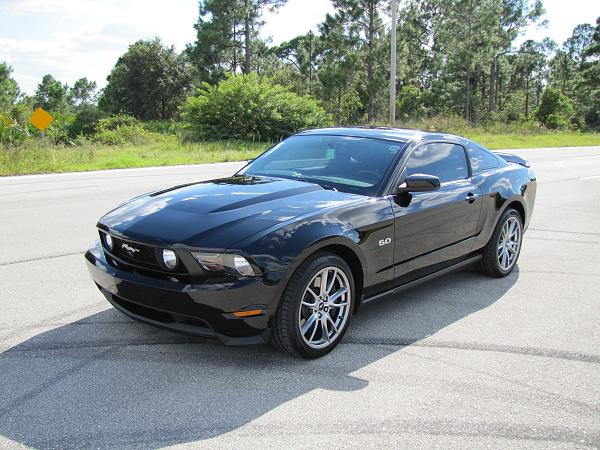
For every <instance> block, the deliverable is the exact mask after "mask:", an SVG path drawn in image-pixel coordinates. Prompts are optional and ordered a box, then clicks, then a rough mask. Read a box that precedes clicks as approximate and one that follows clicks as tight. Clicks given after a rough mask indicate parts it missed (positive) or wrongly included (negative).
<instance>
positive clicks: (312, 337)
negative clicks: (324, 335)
mask: <svg viewBox="0 0 600 450" xmlns="http://www.w3.org/2000/svg"><path fill="white" fill-rule="evenodd" d="M318 328H319V323H318V322H316V321H315V326H314V328H313V331H312V333H311V334H310V338H308V342H312V340H313V339H314V338H315V334H317V329H318Z"/></svg>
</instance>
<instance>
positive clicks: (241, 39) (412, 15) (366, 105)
mask: <svg viewBox="0 0 600 450" xmlns="http://www.w3.org/2000/svg"><path fill="white" fill-rule="evenodd" d="M285 3H286V0H202V1H200V2H199V13H198V19H197V22H196V24H195V25H194V28H195V30H196V39H195V41H194V42H192V43H190V44H188V46H187V47H186V49H185V50H184V51H182V52H180V53H178V52H176V51H175V49H174V48H173V47H169V46H167V45H165V44H164V43H162V42H161V41H160V40H159V39H157V38H156V39H152V40H141V41H138V42H135V43H133V44H132V45H131V46H130V47H129V49H128V50H127V52H126V53H124V54H123V55H122V56H121V57H120V58H119V59H118V61H117V62H116V64H115V66H114V68H113V69H112V71H111V73H110V75H109V76H108V78H107V84H106V87H105V88H104V89H103V90H102V91H101V92H99V93H98V92H96V84H95V83H94V82H92V81H89V80H87V79H86V78H82V79H80V80H78V81H77V82H76V83H75V84H74V85H73V86H72V87H69V86H67V85H64V84H62V83H60V82H59V81H57V80H55V79H54V78H53V77H52V76H51V75H46V76H45V77H44V78H43V80H42V81H41V83H40V84H39V86H38V87H37V89H36V92H35V94H34V95H33V96H31V97H27V96H23V95H21V94H20V93H19V89H18V86H17V83H16V82H15V80H14V79H12V78H11V68H10V67H9V66H8V65H7V64H5V63H2V64H0V110H1V111H4V112H5V113H7V112H9V111H10V110H11V109H14V108H15V107H17V106H18V105H26V106H27V107H29V108H31V107H35V106H42V107H44V108H46V109H48V110H50V111H59V112H61V113H68V112H77V111H78V110H81V109H86V108H87V109H89V108H97V109H98V111H100V112H101V113H103V114H128V115H131V116H134V117H135V118H137V119H141V120H166V119H178V118H179V117H181V115H182V112H183V115H184V117H185V115H186V108H187V112H188V113H189V111H190V110H195V111H200V110H199V109H198V105H199V104H200V103H202V102H200V103H199V102H198V100H197V98H198V97H199V96H202V95H213V96H216V95H221V94H219V93H218V89H217V88H218V86H219V84H220V83H226V82H227V80H229V79H231V78H232V77H248V76H251V77H254V78H253V81H250V83H251V84H252V89H256V88H257V86H258V87H259V88H262V87H264V89H267V90H268V89H269V88H270V86H271V85H280V86H283V87H284V88H285V90H286V91H288V92H290V93H292V94H294V95H296V96H298V97H301V98H307V99H311V102H314V103H315V104H316V105H318V106H319V107H320V108H322V109H324V111H325V112H326V113H327V114H328V115H329V117H330V120H329V121H330V122H331V123H335V124H384V123H386V122H387V117H388V114H389V111H388V109H389V100H388V98H389V97H388V88H389V83H390V79H389V77H390V75H389V69H390V67H389V66H390V44H391V42H390V39H391V34H390V18H389V13H390V11H389V8H390V1H389V0H333V1H332V3H333V6H334V11H335V12H334V13H333V14H328V15H327V16H326V18H325V20H324V21H323V23H321V24H320V25H319V26H318V30H317V32H316V33H315V32H312V31H310V32H308V33H306V34H303V35H300V36H297V37H295V38H293V39H291V40H289V41H287V42H283V43H281V44H279V45H272V44H271V43H270V42H269V41H268V40H265V39H264V38H262V37H261V36H260V29H261V27H262V26H263V25H264V16H265V13H266V12H267V11H274V10H277V9H278V8H280V7H281V6H283V5H284V4H285ZM592 19H594V18H593V17H591V18H590V20H592ZM543 22H544V8H543V4H542V2H541V1H539V0H407V1H404V2H402V6H401V8H400V10H399V11H398V23H397V49H398V52H397V72H398V75H397V79H396V88H397V100H396V116H397V117H398V118H399V120H400V122H408V121H412V120H417V119H420V118H424V117H435V116H461V117H462V118H464V120H465V121H467V122H469V123H472V124H479V123H487V122H505V123H511V122H524V121H525V122H527V121H537V122H540V123H541V124H542V125H544V126H546V127H548V128H575V129H590V128H594V129H599V128H600V18H598V19H596V23H595V26H593V25H590V24H580V25H577V26H576V27H575V28H574V30H573V33H572V35H571V36H570V37H569V38H568V39H567V40H566V41H565V42H563V43H561V44H559V43H556V42H553V41H552V40H551V39H549V38H546V39H543V40H541V41H534V40H527V41H525V42H523V43H521V44H520V45H518V46H517V45H516V42H518V39H519V36H522V34H523V33H524V31H525V30H526V29H527V28H528V27H530V26H532V25H534V24H539V25H542V24H543ZM232 86H236V87H235V88H231V89H229V90H227V92H229V94H227V95H228V96H229V97H228V96H227V95H225V94H223V95H222V96H223V98H222V99H218V101H217V100H215V101H214V102H212V103H211V102H208V104H215V105H217V104H218V105H220V107H222V106H223V102H227V101H229V102H230V103H231V105H229V106H228V107H229V109H230V110H231V109H235V108H236V107H239V108H241V107H243V105H240V104H239V103H236V102H239V101H241V100H240V99H239V98H238V97H235V96H234V95H233V94H232V93H234V92H236V93H238V94H239V95H241V94H240V93H241V91H242V90H243V87H242V88H240V87H239V86H238V84H232ZM278 92H279V91H278ZM278 95H279V96H280V98H283V97H281V92H280V93H279V94H278ZM247 97H248V96H245V97H244V98H245V100H244V101H251V100H252V99H249V98H247ZM259 97H261V98H262V97H265V102H266V103H265V104H264V105H266V106H265V107H268V98H267V97H266V96H259ZM190 99H192V100H190ZM194 99H196V100H194ZM96 104H97V106H96ZM285 104H298V105H300V103H298V102H297V101H296V100H294V101H291V100H290V101H288V100H285V101H283V100H282V103H281V105H285ZM307 104H308V103H304V104H303V105H304V106H302V108H306V105H307ZM190 105H191V106H190ZM311 105H312V103H311ZM194 108H196V109H194ZM257 108H258V107H257ZM311 108H312V106H311ZM257 110H258V109H257ZM304 110H305V109H303V111H304ZM311 111H313V112H314V111H316V110H314V109H313V110H311ZM203 114H204V113H203ZM310 114H313V113H310ZM313 115H314V117H317V116H318V117H322V114H321V112H319V111H316V112H314V114H313ZM196 119H198V117H196ZM200 120H201V118H200ZM211 120H212V121H213V122H214V121H215V120H216V119H215V117H214V115H213V117H212V118H211ZM211 126H213V125H211ZM284 128H285V127H284Z"/></svg>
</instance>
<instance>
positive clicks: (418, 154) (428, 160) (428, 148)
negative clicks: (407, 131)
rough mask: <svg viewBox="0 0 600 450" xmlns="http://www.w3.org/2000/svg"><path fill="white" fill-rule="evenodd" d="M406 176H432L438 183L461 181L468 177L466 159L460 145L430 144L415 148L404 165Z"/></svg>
mask: <svg viewBox="0 0 600 450" xmlns="http://www.w3.org/2000/svg"><path fill="white" fill-rule="evenodd" d="M406 168H407V175H413V174H415V173H422V174H427V175H434V176H436V177H438V178H439V179H440V182H442V183H446V182H448V181H455V180H463V179H465V178H467V177H468V176H469V169H468V168H467V157H466V156H465V151H464V149H463V148H462V147H461V146H460V145H455V144H444V143H432V144H425V145H422V146H420V147H417V148H416V149H415V150H414V151H413V152H412V154H411V155H410V158H409V159H408V161H407V164H406Z"/></svg>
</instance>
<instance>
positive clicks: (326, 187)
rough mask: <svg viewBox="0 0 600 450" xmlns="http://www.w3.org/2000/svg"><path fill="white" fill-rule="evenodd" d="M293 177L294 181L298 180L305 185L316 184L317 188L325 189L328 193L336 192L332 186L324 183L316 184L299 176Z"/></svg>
mask: <svg viewBox="0 0 600 450" xmlns="http://www.w3.org/2000/svg"><path fill="white" fill-rule="evenodd" d="M292 176H293V177H294V180H298V181H304V182H305V183H312V184H318V185H319V186H321V187H322V188H323V189H326V190H328V191H335V192H337V189H336V188H334V187H333V186H332V185H330V184H325V183H317V182H316V181H313V180H309V179H308V178H304V177H301V176H296V175H292Z"/></svg>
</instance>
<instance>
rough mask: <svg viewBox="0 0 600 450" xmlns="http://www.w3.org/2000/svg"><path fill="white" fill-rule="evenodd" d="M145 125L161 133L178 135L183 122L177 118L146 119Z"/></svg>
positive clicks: (145, 127)
mask: <svg viewBox="0 0 600 450" xmlns="http://www.w3.org/2000/svg"><path fill="white" fill-rule="evenodd" d="M143 126H144V129H145V130H148V131H152V132H154V133H160V134H172V135H177V134H180V133H181V130H182V123H181V122H179V121H175V120H146V121H144V122H143Z"/></svg>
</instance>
